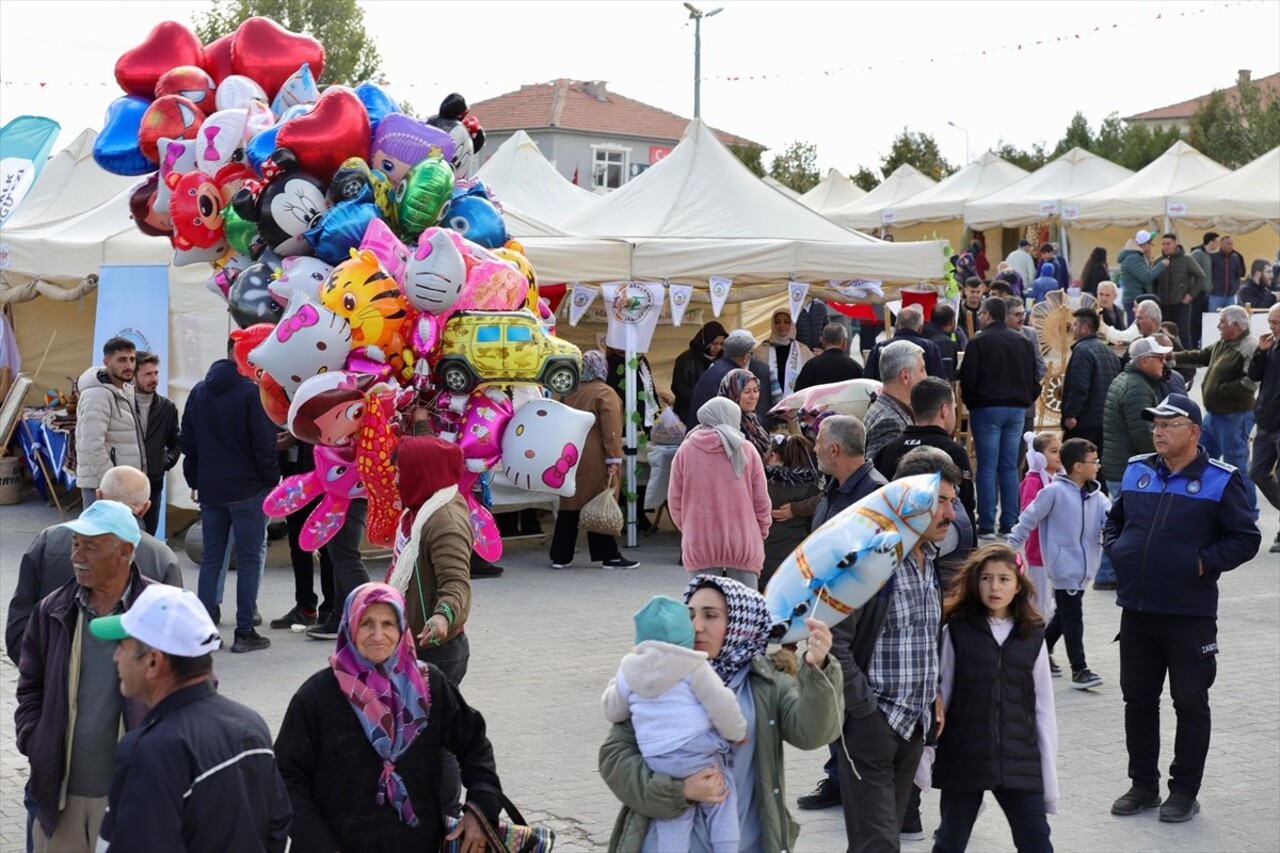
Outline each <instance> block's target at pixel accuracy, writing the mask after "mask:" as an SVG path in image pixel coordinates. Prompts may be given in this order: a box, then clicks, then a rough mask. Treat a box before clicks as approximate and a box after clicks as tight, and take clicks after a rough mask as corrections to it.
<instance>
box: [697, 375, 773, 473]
mask: <svg viewBox="0 0 1280 853" xmlns="http://www.w3.org/2000/svg"><path fill="white" fill-rule="evenodd" d="M717 396H720V397H728V398H729V399H730V400H732V401H733V402H735V403H737V404H738V408H739V409H741V410H742V423H741V424H739V429H741V430H742V434H743V436H744V437H746V439H747V440H748V441H750V442H751V444H752V446H753V447H755V449H756V453H759V454H760V458H762V459H763V458H764V455H765V454H766V453H768V452H769V431H768V430H767V429H765V428H764V425H763V424H762V423H760V416H759V415H758V414H756V407H757V406H759V405H760V380H758V379H756V375H755V374H754V373H752V372H751V371H750V370H743V369H741V368H739V369H737V370H730V371H729V372H728V373H726V374H725V375H724V378H723V379H721V380H720V391H719V394H718V395H717ZM694 414H695V415H696V414H697V412H695V413H694Z"/></svg>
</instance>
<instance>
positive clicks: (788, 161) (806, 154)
mask: <svg viewBox="0 0 1280 853" xmlns="http://www.w3.org/2000/svg"><path fill="white" fill-rule="evenodd" d="M769 175H770V176H771V177H772V178H773V179H774V180H776V181H781V182H782V183H784V184H786V185H787V186H789V187H791V189H793V190H795V191H796V192H798V193H807V192H808V191H809V190H811V189H813V188H814V187H815V186H817V185H818V181H820V180H822V176H821V175H819V174H818V146H816V145H814V144H813V143H812V142H800V141H798V140H797V141H796V142H792V143H791V144H790V145H788V146H787V147H786V149H785V150H784V151H783V152H782V153H781V154H779V155H778V156H777V157H774V158H773V163H772V164H770V166H769Z"/></svg>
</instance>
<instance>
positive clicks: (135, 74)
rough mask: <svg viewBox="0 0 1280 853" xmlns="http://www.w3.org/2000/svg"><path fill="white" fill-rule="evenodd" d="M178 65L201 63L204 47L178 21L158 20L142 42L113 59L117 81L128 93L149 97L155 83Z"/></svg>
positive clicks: (153, 93) (152, 92) (202, 62)
mask: <svg viewBox="0 0 1280 853" xmlns="http://www.w3.org/2000/svg"><path fill="white" fill-rule="evenodd" d="M177 65H200V66H203V65H204V46H203V45H202V44H200V39H198V38H196V37H195V36H194V35H192V34H191V30H189V29H187V28H186V27H185V26H184V25H182V24H179V23H178V22H177V21H161V22H160V23H158V24H156V25H155V28H154V29H152V30H151V32H150V33H148V34H147V37H146V38H145V39H143V41H142V44H140V45H138V46H137V47H135V48H133V49H132V50H126V51H125V52H124V53H123V54H121V56H120V58H119V59H117V60H116V82H117V83H119V84H120V88H121V89H124V90H125V91H126V92H128V93H129V94H130V95H139V96H141V97H143V98H151V97H152V96H153V95H155V91H156V83H158V82H159V81H160V77H161V76H162V75H163V74H164V73H165V72H166V71H168V70H169V69H171V68H173V67H174V66H177Z"/></svg>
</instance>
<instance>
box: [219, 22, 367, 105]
mask: <svg viewBox="0 0 1280 853" xmlns="http://www.w3.org/2000/svg"><path fill="white" fill-rule="evenodd" d="M254 15H261V16H262V17H264V18H270V19H272V20H273V21H275V22H276V23H277V24H279V25H280V26H282V27H284V28H285V29H287V30H292V31H294V32H298V33H306V34H307V35H309V36H311V37H312V38H314V39H315V40H316V41H318V42H320V43H321V44H322V45H324V54H325V61H324V74H323V75H321V77H320V79H319V80H317V81H316V82H317V83H319V84H320V85H321V86H327V85H329V84H330V83H344V84H347V85H351V86H354V85H355V84H357V83H361V82H363V81H365V80H372V79H374V78H376V77H377V76H378V66H379V65H380V64H381V63H382V57H380V56H379V55H378V48H377V47H376V46H375V45H374V43H373V39H372V38H371V37H370V35H369V34H368V33H367V32H366V31H365V26H364V11H363V10H362V9H361V8H360V7H359V6H358V5H356V0H213V3H212V7H211V8H210V9H209V10H208V11H207V12H198V13H196V16H195V20H194V24H195V32H196V35H197V36H198V37H199V39H200V40H201V41H202V42H204V43H205V44H208V43H209V42H211V41H213V40H214V39H216V38H220V37H221V36H224V35H226V34H227V33H230V32H234V31H235V29H236V27H238V26H240V22H241V21H243V20H244V19H245V18H251V17H253V16H254ZM268 94H271V93H268Z"/></svg>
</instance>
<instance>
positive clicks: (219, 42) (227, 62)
mask: <svg viewBox="0 0 1280 853" xmlns="http://www.w3.org/2000/svg"><path fill="white" fill-rule="evenodd" d="M235 39H236V34H235V33H227V34H226V35H225V36H222V37H221V38H216V39H214V40H213V41H211V42H209V43H208V44H206V45H205V46H204V70H205V71H208V72H209V76H210V77H212V78H213V82H214V83H215V84H217V83H221V82H222V81H223V80H226V79H227V78H228V77H230V76H231V75H232V74H235V73H236V71H235V69H234V68H232V67H231V43H232V42H233V41H235Z"/></svg>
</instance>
